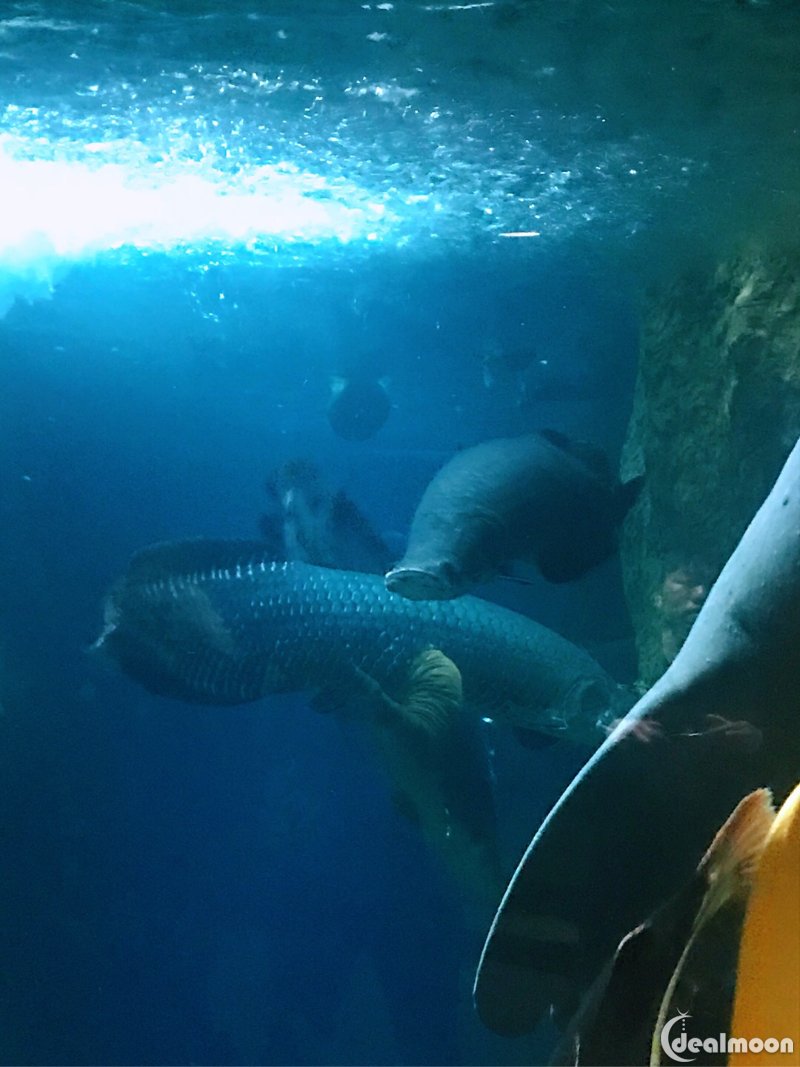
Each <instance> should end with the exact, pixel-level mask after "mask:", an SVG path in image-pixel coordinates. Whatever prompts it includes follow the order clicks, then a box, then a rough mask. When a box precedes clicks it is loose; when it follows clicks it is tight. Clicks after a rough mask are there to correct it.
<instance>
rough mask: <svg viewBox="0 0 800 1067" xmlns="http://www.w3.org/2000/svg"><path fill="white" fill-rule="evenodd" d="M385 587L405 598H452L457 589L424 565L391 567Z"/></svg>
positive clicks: (455, 594)
mask: <svg viewBox="0 0 800 1067" xmlns="http://www.w3.org/2000/svg"><path fill="white" fill-rule="evenodd" d="M385 581H386V588H387V589H388V590H389V592H390V593H397V595H398V596H402V597H405V598H406V600H452V599H453V598H454V597H456V596H458V590H457V589H456V588H454V586H453V584H452V582H450V581H448V579H447V578H446V577H445V576H444V575H442V574H437V573H436V571H434V570H426V569H425V568H424V567H393V568H392V570H390V571H389V572H388V574H387V575H386V577H385Z"/></svg>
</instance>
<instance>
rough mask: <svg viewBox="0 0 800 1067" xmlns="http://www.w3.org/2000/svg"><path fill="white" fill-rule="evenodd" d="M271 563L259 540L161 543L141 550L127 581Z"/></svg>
mask: <svg viewBox="0 0 800 1067" xmlns="http://www.w3.org/2000/svg"><path fill="white" fill-rule="evenodd" d="M265 562H271V555H270V553H269V551H268V550H267V548H266V546H265V545H264V544H263V543H261V542H259V541H223V540H212V539H204V538H198V539H196V540H192V541H160V542H158V543H157V544H154V545H149V546H148V547H147V548H143V549H140V551H138V552H137V553H136V554H135V555H134V556H133V557H132V559H131V562H130V565H129V567H128V571H127V574H126V579H127V580H128V581H158V580H160V579H164V578H169V577H175V576H177V575H187V574H206V573H207V572H208V571H210V570H212V569H215V570H219V569H222V570H229V569H231V568H234V567H237V566H242V565H247V564H251V563H265Z"/></svg>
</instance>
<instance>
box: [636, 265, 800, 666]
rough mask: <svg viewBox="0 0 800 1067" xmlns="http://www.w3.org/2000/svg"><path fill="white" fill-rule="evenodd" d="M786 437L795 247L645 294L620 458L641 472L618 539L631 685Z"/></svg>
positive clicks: (716, 565) (790, 436) (762, 486)
mask: <svg viewBox="0 0 800 1067" xmlns="http://www.w3.org/2000/svg"><path fill="white" fill-rule="evenodd" d="M799 435H800V246H798V247H797V248H786V249H782V250H780V251H776V250H775V249H774V248H770V249H769V250H766V249H764V248H761V247H757V246H753V245H750V246H748V247H747V248H744V249H742V250H741V251H740V252H739V253H738V254H737V255H735V256H733V257H732V258H731V259H729V260H728V261H726V262H724V263H721V264H720V265H718V266H717V268H716V269H711V270H708V271H702V270H698V271H696V272H695V273H692V274H687V275H685V276H683V277H681V278H680V279H679V280H677V281H675V282H673V283H671V284H670V285H669V286H667V287H665V288H662V289H661V290H660V291H658V292H657V293H653V294H651V295H650V297H649V298H648V301H647V304H646V308H645V312H644V317H643V331H642V344H641V355H640V366H639V374H638V380H637V384H636V392H635V399H634V407H633V413H632V416H631V422H630V427H629V431H628V437H627V440H626V443H625V447H624V450H623V457H622V474H623V477H625V478H629V477H633V476H634V475H636V474H640V473H644V474H645V475H646V481H645V487H644V491H643V493H642V495H641V497H640V500H639V503H638V505H637V507H636V508H635V509H634V511H633V512H632V513H631V515H630V516H629V518H628V521H627V523H626V526H625V530H624V534H623V543H622V559H623V572H624V578H625V590H626V596H627V599H628V604H629V607H630V611H631V616H632V620H633V625H634V629H635V631H636V635H637V646H638V654H639V672H640V681H641V683H642V684H643V685H645V686H649V685H650V684H652V682H653V681H655V679H656V678H657V677H658V676H659V675H660V674H661V673H662V672H663V670H664V669H665V667H666V665H667V663H668V662H669V660H670V659H671V657H672V655H673V654H674V649H672V650H671V649H670V646H671V645H673V644H675V643H676V640H677V643H678V644H679V643H680V639H681V634H680V632H679V631H681V628H682V626H683V628H684V630H685V629H688V622H690V621H691V620H690V616H691V606H690V605H689V604H688V599H689V598H690V597H691V596H694V597H695V598H696V599H702V589H701V587H703V586H705V587H707V585H708V584H709V583H710V581H711V580H713V578H714V577H715V576H716V574H718V573H719V570H720V569H721V567H722V566H723V564H724V563H725V561H726V559H727V558H728V556H729V555H730V553H731V551H732V550H733V548H734V547H735V545H736V543H737V541H738V540H739V538H740V537H741V534H742V532H743V531H744V529H745V527H746V526H747V524H748V522H749V521H750V519H751V518H752V516H753V514H754V513H755V511H756V509H757V508H758V506H759V504H760V503H761V501H762V500H763V498H764V497H765V495H766V494H767V492H768V490H769V489H770V487H771V485H772V483H773V481H774V479H775V477H776V476H777V474H778V471H779V470H780V467H781V465H782V463H783V461H784V459H785V458H786V456H787V454H788V452H789V450H790V449H791V447H792V445H793V444H794V442H795V440H796V439H797V437H798V436H799ZM665 578H667V582H666V583H665V581H664V579H665ZM681 586H683V591H681ZM690 587H695V588H694V592H693V593H692V592H690ZM681 618H682V619H683V622H682V621H681ZM687 620H688V621H687ZM684 624H686V625H685V626H684ZM670 631H672V632H670ZM683 636H685V633H684V634H683Z"/></svg>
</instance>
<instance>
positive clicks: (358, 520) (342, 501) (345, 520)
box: [330, 489, 391, 574]
mask: <svg viewBox="0 0 800 1067" xmlns="http://www.w3.org/2000/svg"><path fill="white" fill-rule="evenodd" d="M330 516H331V523H332V524H333V526H334V527H335V528H337V529H340V530H342V531H346V532H347V533H348V534H349V535H351V536H352V537H353V539H355V538H359V539H360V540H361V541H362V542H366V543H367V545H368V546H369V548H370V549H371V550H372V552H373V553H374V555H375V556H376V558H378V559H379V560H381V561H384V560H385V561H386V566H385V567H384V566H381V567H380V568H379V571H376V573H381V574H383V573H384V572H385V571H386V568H387V567H388V565H389V560H390V557H391V553H390V552H389V549H388V547H387V545H386V543H385V541H384V540H383V538H382V537H381V536H380V534H379V533H377V532H376V531H375V530H374V529H373V526H372V523H371V522H370V521H369V519H368V518H367V517H366V515H365V514H364V513H363V511H362V510H361V508H360V507H359V506H358V505H357V504H356V503H355V501H353V500H351V498H350V497H349V496H348V495H347V493H346V492H345V491H344V489H340V490H339V491H338V492H336V493H334V495H333V498H332V500H331V510H330ZM338 565H339V566H344V564H338ZM348 569H349V565H348Z"/></svg>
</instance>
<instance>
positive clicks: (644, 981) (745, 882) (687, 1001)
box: [551, 789, 775, 1067]
mask: <svg viewBox="0 0 800 1067" xmlns="http://www.w3.org/2000/svg"><path fill="white" fill-rule="evenodd" d="M774 818H775V811H774V809H773V807H772V804H771V796H770V793H769V791H768V790H766V789H759V790H756V791H754V792H753V793H750V794H749V795H748V796H746V797H745V798H744V799H743V800H742V801H741V802H740V803H739V804H738V805H737V807H736V808H735V810H734V812H733V814H732V815H731V816H730V817H729V818H728V820H727V821H726V822H725V824H724V825H723V826H722V828H721V829H720V830H719V831H718V833H717V834H716V836H715V838H714V840H713V842H712V843H711V845H710V847H709V848H708V850H707V852H706V853H705V855H704V856H703V858H702V860H701V861H700V864H699V865H698V867H697V870H696V871H695V873H694V875H693V876H692V878H691V879H690V880H689V881H688V883H687V884H686V885H685V886H684V887H683V889H681V890H680V891H679V892H678V893H676V894H675V896H674V897H672V898H671V899H670V900H669V901H667V902H666V903H665V904H663V905H662V906H661V907H660V908H658V909H657V910H656V911H655V912H654V913H653V914H652V915H651V916H650V918H649V919H647V920H646V921H645V922H643V923H642V924H641V925H639V926H637V927H636V929H635V930H632V931H631V933H629V934H628V935H627V936H626V937H625V938H623V940H622V941H621V943H620V945H619V947H618V948H617V951H616V952H615V953H614V956H613V958H612V960H611V961H610V963H609V965H608V966H607V967H606V968H605V969H604V971H603V972H602V974H601V975H600V977H599V978H598V980H597V981H596V983H595V985H594V987H593V988H592V990H591V991H590V993H589V994H588V995H587V997H586V999H585V1002H584V1004H583V1006H582V1008H581V1010H580V1011H579V1012H578V1014H577V1016H576V1018H575V1019H574V1020H573V1022H572V1023H571V1025H570V1027H569V1029H568V1033H567V1035H566V1037H565V1039H564V1041H563V1043H562V1046H561V1048H560V1049H559V1051H558V1052H557V1053H556V1055H555V1056H554V1058H553V1060H552V1061H551V1062H552V1063H558V1064H562V1065H563V1064H570V1065H583V1064H586V1065H590V1067H607V1065H608V1067H622V1065H625V1064H634V1065H635V1064H644V1063H652V1064H656V1065H657V1064H660V1063H661V1048H660V1038H661V1032H662V1030H663V1029H664V1026H665V1024H666V1023H667V1021H668V1019H669V1018H671V1017H672V1016H673V1015H677V1014H678V1012H679V1011H681V1013H685V1012H689V1010H690V1009H692V1010H691V1015H692V1016H693V1018H694V1019H695V1021H697V1018H698V1010H697V1007H696V1006H695V1002H696V1001H699V1002H701V1003H706V1004H708V1003H709V1002H711V1003H712V1005H713V1009H714V1010H713V1011H712V1012H711V1014H712V1015H713V1016H715V1029H713V1030H711V1031H709V1033H713V1034H714V1036H716V1034H718V1033H719V1032H720V1028H721V1027H724V1025H725V1023H726V1022H727V1021H728V1020H729V1019H730V1011H731V1001H732V993H733V972H734V970H735V963H736V948H737V945H738V939H739V934H740V931H741V927H742V922H743V920H744V910H745V905H746V902H747V898H748V895H749V893H750V889H751V887H752V884H753V879H754V874H755V870H756V868H757V865H758V861H759V858H760V856H761V853H762V851H763V848H764V844H765V842H766V840H767V836H768V834H769V831H770V827H771V826H772V822H773V819H774ZM723 960H724V961H725V964H723V962H722V961H723ZM709 963H711V966H710V967H709ZM698 977H701V978H702V980H701V981H700V982H698ZM689 979H691V980H689ZM710 987H713V988H710ZM679 990H680V997H679V998H678V999H676V993H677V992H678V991H679ZM707 1018H708V1010H707V1009H706V1011H705V1013H704V1021H705V1020H707ZM676 1036H677V1035H676ZM705 1036H708V1035H705Z"/></svg>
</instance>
